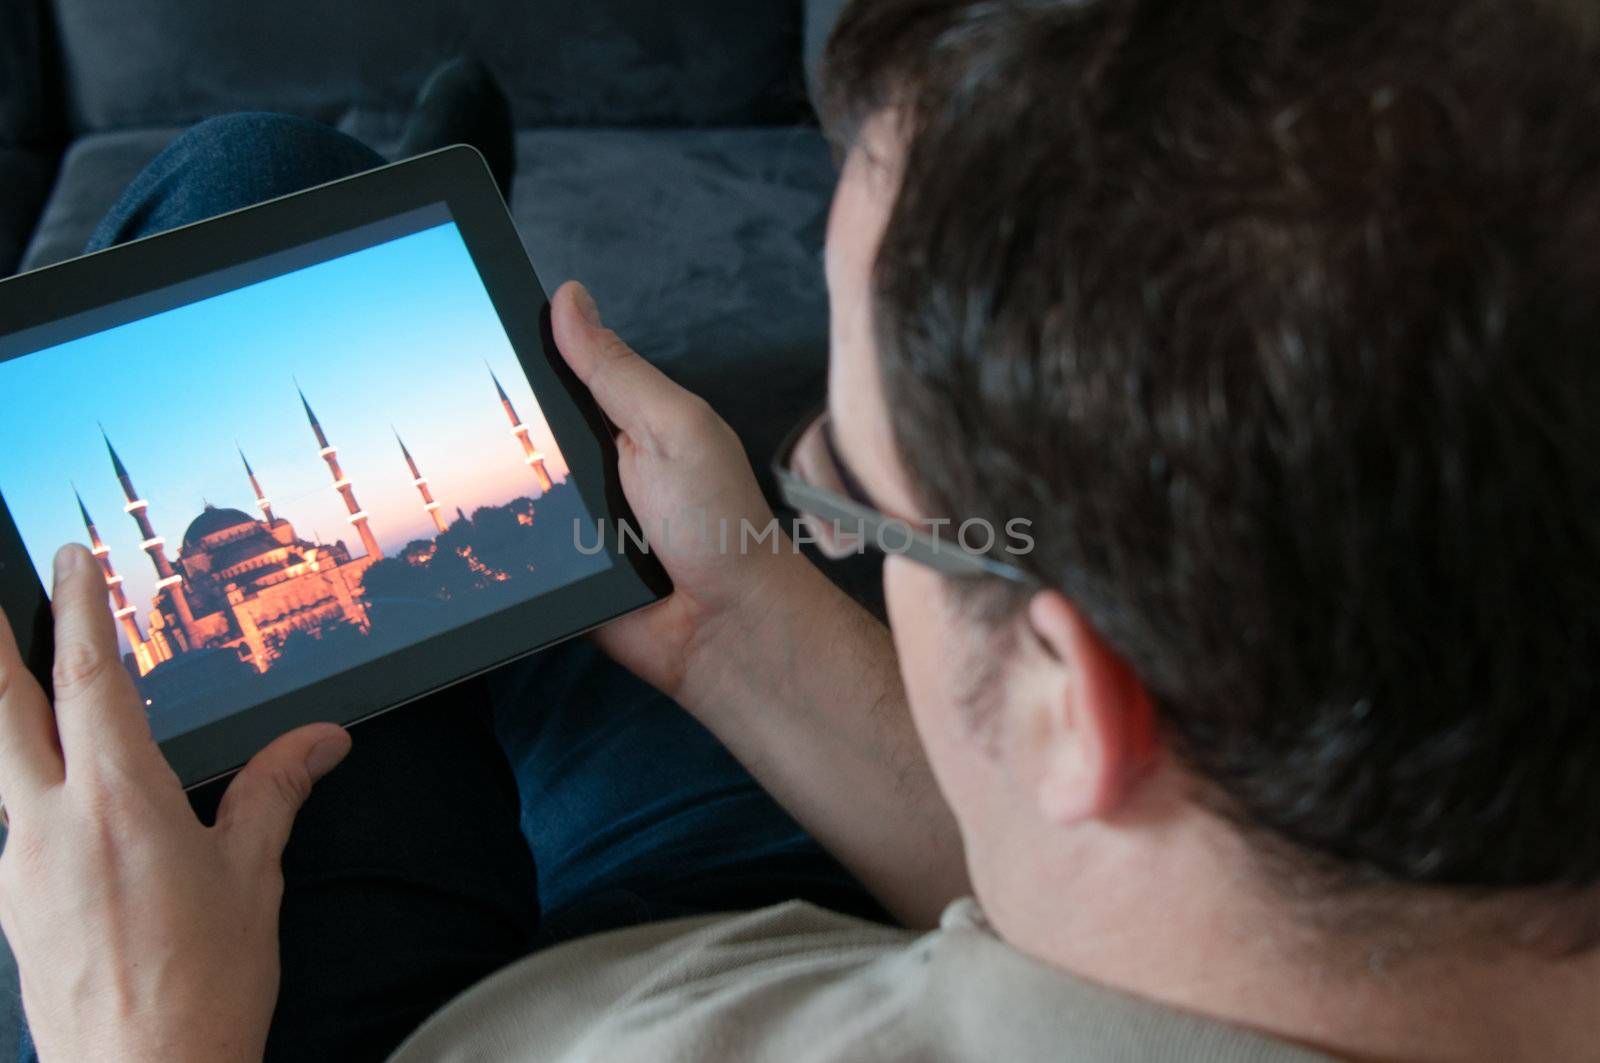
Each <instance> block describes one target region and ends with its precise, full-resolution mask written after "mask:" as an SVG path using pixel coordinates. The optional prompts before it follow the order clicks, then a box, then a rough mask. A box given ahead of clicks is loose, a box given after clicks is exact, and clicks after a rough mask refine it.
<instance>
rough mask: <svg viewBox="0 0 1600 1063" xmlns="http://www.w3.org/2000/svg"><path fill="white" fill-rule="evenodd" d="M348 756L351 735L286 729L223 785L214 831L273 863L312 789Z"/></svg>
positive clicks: (317, 727) (322, 727) (331, 729)
mask: <svg viewBox="0 0 1600 1063" xmlns="http://www.w3.org/2000/svg"><path fill="white" fill-rule="evenodd" d="M349 752H350V735H349V734H348V733H346V731H345V729H344V728H342V727H339V726H337V725H335V724H331V723H314V724H309V725H307V726H305V727H300V728H297V729H295V730H293V731H290V732H289V733H288V734H286V735H283V736H282V737H281V738H279V739H277V740H276V741H275V742H273V743H272V744H271V745H269V746H267V748H265V749H263V750H262V751H261V752H259V753H257V754H256V755H255V756H254V757H252V758H250V763H248V764H246V765H245V766H244V767H243V768H242V769H241V770H240V772H239V774H238V775H236V776H234V779H233V782H231V783H230V784H228V791H227V793H225V794H223V795H222V804H221V805H220V806H218V808H217V828H218V829H219V830H222V831H225V832H226V833H227V835H228V837H229V839H230V841H231V842H232V843H233V844H235V845H237V846H238V848H239V849H240V850H241V851H242V852H244V853H246V854H249V855H252V856H256V857H264V858H266V859H270V860H277V859H279V858H280V857H282V855H283V847H284V846H285V845H287V844H288V842H289V828H290V827H292V826H293V825H294V817H295V815H296V813H298V812H299V811H300V806H301V805H303V804H305V801H306V798H307V797H310V796H311V787H312V784H314V783H315V782H316V781H317V780H318V779H321V778H322V777H323V776H324V775H326V774H328V772H330V771H332V770H333V769H334V767H336V766H337V765H338V763H339V762H340V761H342V760H343V759H344V757H345V754H346V753H349Z"/></svg>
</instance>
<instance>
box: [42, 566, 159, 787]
mask: <svg viewBox="0 0 1600 1063" xmlns="http://www.w3.org/2000/svg"><path fill="white" fill-rule="evenodd" d="M51 604H52V606H53V607H54V609H55V635H56V647H55V670H54V673H53V676H52V681H53V685H54V686H55V703H56V727H57V729H58V731H59V733H60V736H61V749H62V752H63V754H64V755H65V759H66V763H67V765H68V768H69V770H70V768H71V766H72V765H74V764H75V763H79V762H81V763H84V764H90V763H93V762H94V761H95V760H102V761H104V760H108V759H110V760H121V761H124V762H128V763H133V762H136V761H137V760H139V759H146V760H148V758H150V756H151V755H152V754H154V755H155V756H156V757H159V752H158V751H157V750H156V746H155V742H154V741H153V740H152V739H151V737H150V722H149V719H148V718H147V717H146V716H145V712H144V705H143V703H142V702H141V701H140V699H139V692H138V690H137V689H136V688H135V687H134V685H133V677H132V676H130V675H129V674H128V671H127V669H125V668H124V667H123V666H122V660H121V654H120V651H119V648H118V646H117V631H116V622H115V621H114V620H113V618H112V616H111V606H110V603H109V602H108V601H107V599H106V581H105V576H104V575H103V574H102V573H101V572H100V566H99V565H98V564H97V563H96V562H95V559H94V557H93V556H92V555H91V554H90V553H89V551H87V550H85V549H84V548H83V547H81V546H75V545H74V546H65V547H62V548H61V550H60V551H59V552H58V553H57V554H56V561H55V590H54V592H53V593H52V595H51Z"/></svg>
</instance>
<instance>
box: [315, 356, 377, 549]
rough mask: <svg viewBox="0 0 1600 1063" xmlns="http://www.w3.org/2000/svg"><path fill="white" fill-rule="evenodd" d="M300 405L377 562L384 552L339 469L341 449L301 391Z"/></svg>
mask: <svg viewBox="0 0 1600 1063" xmlns="http://www.w3.org/2000/svg"><path fill="white" fill-rule="evenodd" d="M295 390H296V391H300V386H299V385H298V384H296V385H295ZM300 405H302V406H304V407H305V408H306V419H307V420H308V421H310V422H311V431H312V432H314V433H316V436H317V445H318V446H319V447H321V448H322V460H323V461H325V462H327V463H328V471H329V472H331V473H333V486H334V489H335V490H336V491H338V492H339V497H340V498H342V499H344V508H345V509H348V510H349V511H350V523H351V524H352V525H354V526H355V529H356V534H358V535H360V536H361V545H363V546H365V547H366V548H367V556H368V557H369V558H372V559H373V560H374V561H376V560H377V559H378V558H380V557H382V556H383V551H382V550H381V549H379V548H378V540H377V539H376V538H374V537H373V534H372V529H371V528H369V527H367V522H368V518H367V513H366V510H364V509H362V508H361V506H360V504H359V503H357V502H356V492H355V488H353V487H351V486H350V481H349V480H347V479H345V475H344V472H343V470H341V469H340V468H339V448H337V447H335V446H333V445H332V444H330V443H329V442H328V437H327V435H325V434H324V433H323V431H322V424H321V422H319V421H318V420H317V415H316V414H315V413H313V412H311V403H309V402H307V401H306V393H305V392H304V391H300Z"/></svg>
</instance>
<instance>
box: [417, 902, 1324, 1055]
mask: <svg viewBox="0 0 1600 1063" xmlns="http://www.w3.org/2000/svg"><path fill="white" fill-rule="evenodd" d="M1133 1049H1137V1052H1136V1054H1135V1055H1128V1054H1127V1052H1128V1051H1129V1050H1133ZM469 1058H470V1059H473V1060H493V1059H507V1060H510V1059H517V1060H579V1059H584V1060H588V1059H606V1060H608V1061H611V1060H617V1061H621V1060H651V1061H668V1060H704V1059H741V1060H791V1059H798V1058H804V1059H810V1060H818V1061H829V1060H868V1059H920V1060H969V1059H994V1058H1007V1059H1035V1058H1037V1059H1060V1058H1067V1059H1080V1060H1090V1059H1126V1058H1140V1059H1148V1060H1161V1059H1172V1060H1177V1059H1184V1060H1236V1059H1251V1060H1261V1061H1263V1063H1266V1061H1278V1060H1301V1059H1310V1058H1315V1057H1309V1056H1304V1055H1301V1054H1299V1053H1297V1052H1295V1051H1294V1050H1293V1049H1289V1048H1287V1046H1281V1045H1277V1044H1276V1043H1275V1042H1269V1041H1266V1040H1265V1039H1263V1038H1258V1037H1255V1036H1254V1035H1251V1034H1249V1033H1247V1032H1245V1031H1240V1030H1233V1029H1230V1028H1228V1027H1224V1026H1220V1025H1216V1024H1212V1023H1209V1022H1207V1021H1205V1020H1203V1019H1199V1018H1196V1017H1193V1016H1185V1015H1181V1014H1178V1013H1176V1012H1171V1011H1168V1010H1166V1009H1164V1008H1161V1007H1159V1006H1158V1005H1155V1004H1153V1003H1150V1002H1147V1001H1137V1000H1135V999H1133V998H1130V997H1126V996H1124V995H1122V994H1117V993H1114V992H1112V991H1110V990H1106V989H1103V988H1100V987H1097V986H1093V985H1090V984H1089V983H1086V982H1083V981H1081V980H1079V979H1075V978H1073V977H1071V976H1070V975H1067V974H1064V973H1062V972H1059V971H1056V970H1054V969H1052V968H1049V967H1046V966H1045V965H1043V964H1040V963H1038V962H1037V961H1035V960H1032V959H1030V958H1029V957H1027V956H1025V955H1023V954H1022V953H1020V952H1018V951H1017V950H1015V949H1013V948H1011V947H1010V946H1009V945H1007V944H1006V943H1005V942H1003V941H1001V940H1000V939H999V938H998V937H996V936H994V935H993V933H991V932H990V931H989V930H988V929H987V927H986V926H985V924H984V923H983V920H982V918H981V916H980V915H979V914H978V912H977V909H976V906H975V905H973V904H972V903H971V902H970V901H965V902H958V903H957V904H955V905H952V906H951V908H950V909H949V911H947V912H946V914H945V918H944V920H943V922H942V924H941V926H940V928H939V929H937V930H934V931H931V932H929V933H926V934H921V935H919V934H916V933H913V932H910V931H906V930H901V929H896V928H893V927H886V926H882V925H879V924H875V923H870V922H866V921H863V920H861V919H856V918H852V917H849V916H844V915H839V914H837V913H834V912H829V911H826V910H824V909H821V908H817V907H815V906H813V905H810V904H805V903H802V902H791V903H788V904H782V905H778V906H775V907H772V908H765V909H761V910H759V911H754V912H747V913H740V914H735V915H719V916H709V917H704V918H694V919H682V920H675V921H672V922H666V923H656V924H651V925H647V926H641V927H635V928H631V929H627V930H620V931H613V932H611V933H608V934H600V935H596V936H595V937H591V938H585V939H582V940H580V941H575V942H571V943H569V944H566V945H562V946H560V947H557V948H553V949H550V950H547V951H545V952H541V953H538V954H536V955H534V956H530V957H529V958H527V959H526V960H523V961H522V962H521V963H518V964H516V965H514V966H512V967H509V968H507V969H506V970H504V971H501V972H500V973H499V974H497V975H494V976H493V977H491V978H489V979H488V980H487V981H485V982H483V983H481V984H480V985H479V986H477V987H476V988H474V989H473V990H471V991H469V992H468V993H466V994H465V995H464V996H462V997H461V998H460V999H458V1000H457V1001H456V1002H455V1003H453V1004H451V1005H450V1006H449V1007H447V1008H446V1009H444V1010H443V1011H442V1012H440V1013H439V1014H438V1015H436V1016H434V1018H433V1019H431V1020H430V1021H429V1022H428V1023H427V1024H426V1025H424V1026H423V1027H422V1028H421V1029H420V1030H418V1031H417V1033H416V1034H414V1035H413V1036H412V1038H411V1039H410V1040H409V1041H407V1042H406V1044H405V1045H403V1046H402V1047H401V1049H400V1051H399V1052H398V1053H397V1054H396V1056H395V1057H394V1061H393V1063H420V1061H423V1060H429V1061H434V1060H453V1059H462V1060H464V1059H469Z"/></svg>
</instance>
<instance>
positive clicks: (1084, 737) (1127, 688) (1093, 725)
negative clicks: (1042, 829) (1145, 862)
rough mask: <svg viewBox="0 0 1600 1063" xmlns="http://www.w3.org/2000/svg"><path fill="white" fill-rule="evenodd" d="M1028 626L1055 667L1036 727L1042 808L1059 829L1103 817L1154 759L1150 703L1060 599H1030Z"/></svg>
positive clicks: (1049, 595)
mask: <svg viewBox="0 0 1600 1063" xmlns="http://www.w3.org/2000/svg"><path fill="white" fill-rule="evenodd" d="M1028 623H1029V625H1030V626H1031V627H1032V628H1033V632H1034V634H1035V635H1036V636H1037V637H1038V639H1039V642H1040V643H1041V644H1042V646H1043V648H1044V650H1045V652H1047V653H1048V654H1049V655H1050V656H1051V657H1053V658H1054V662H1053V664H1054V666H1055V667H1057V668H1059V669H1060V671H1059V679H1060V681H1059V682H1053V683H1051V684H1049V687H1048V689H1049V690H1050V691H1051V695H1050V697H1051V702H1050V703H1049V704H1047V705H1046V706H1045V712H1046V714H1047V719H1046V720H1045V721H1044V726H1043V727H1042V728H1041V731H1042V733H1043V735H1044V736H1045V741H1046V748H1045V750H1044V751H1043V753H1044V756H1043V765H1044V770H1043V772H1042V774H1041V776H1040V778H1039V793H1038V800H1039V807H1040V811H1041V812H1042V813H1043V814H1044V816H1045V817H1046V818H1047V819H1049V820H1051V821H1053V822H1056V823H1061V824H1069V823H1077V822H1082V821H1083V820H1086V819H1100V818H1103V817H1105V816H1107V815H1109V814H1110V813H1112V812H1113V811H1115V810H1116V808H1117V807H1118V806H1119V805H1120V804H1121V803H1122V802H1123V801H1124V800H1125V799H1126V798H1127V796H1128V795H1129V793H1131V792H1132V790H1133V788H1134V786H1135V785H1136V784H1137V783H1138V782H1139V780H1140V779H1142V778H1143V777H1144V776H1145V775H1146V773H1147V772H1148V771H1149V769H1150V767H1151V766H1152V764H1153V763H1154V761H1155V757H1156V728H1155V709H1154V706H1153V705H1152V704H1151V701H1150V696H1149V695H1148V694H1147V693H1146V692H1145V689H1144V686H1143V684H1141V683H1140V682H1139V678H1138V676H1136V675H1134V673H1133V670H1132V669H1131V668H1129V667H1128V665H1127V664H1126V663H1125V662H1124V661H1123V660H1122V658H1121V657H1119V656H1118V655H1117V654H1116V653H1115V652H1114V651H1113V650H1112V649H1111V647H1109V646H1107V645H1106V643H1105V641H1104V640H1102V639H1101V638H1100V636H1099V635H1098V634H1097V633H1096V632H1095V631H1094V629H1093V628H1091V627H1090V626H1089V625H1088V624H1087V623H1085V622H1084V620H1083V618H1082V617H1081V616H1079V615H1078V611H1077V610H1076V609H1074V608H1073V607H1072V604H1071V603H1070V602H1068V601H1067V599H1066V598H1065V597H1063V596H1062V595H1061V594H1059V593H1057V592H1056V591H1041V592H1039V593H1038V594H1035V595H1034V596H1033V599H1032V600H1031V601H1030V602H1029V603H1028Z"/></svg>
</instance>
